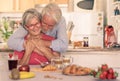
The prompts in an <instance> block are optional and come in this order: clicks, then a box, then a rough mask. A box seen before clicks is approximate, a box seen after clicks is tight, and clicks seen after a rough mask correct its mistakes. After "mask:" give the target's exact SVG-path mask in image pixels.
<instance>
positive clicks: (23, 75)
mask: <svg viewBox="0 0 120 81" xmlns="http://www.w3.org/2000/svg"><path fill="white" fill-rule="evenodd" d="M19 73H20V77H19V79H26V78H33V77H35V74H34V73H33V72H19ZM9 77H10V78H11V79H12V75H10V76H9Z"/></svg>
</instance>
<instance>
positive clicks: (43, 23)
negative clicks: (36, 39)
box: [42, 21, 54, 27]
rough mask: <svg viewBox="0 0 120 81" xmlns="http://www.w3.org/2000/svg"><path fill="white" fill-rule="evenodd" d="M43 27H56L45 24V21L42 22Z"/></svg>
mask: <svg viewBox="0 0 120 81" xmlns="http://www.w3.org/2000/svg"><path fill="white" fill-rule="evenodd" d="M42 25H46V26H48V27H53V26H54V25H49V24H47V23H45V22H44V21H42Z"/></svg>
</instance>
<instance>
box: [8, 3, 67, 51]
mask: <svg viewBox="0 0 120 81" xmlns="http://www.w3.org/2000/svg"><path fill="white" fill-rule="evenodd" d="M41 14H42V23H41V25H42V32H43V33H45V34H46V35H49V36H53V37H54V38H55V40H51V41H40V42H39V47H40V46H41V44H44V45H45V46H46V47H48V48H51V49H53V50H54V51H57V52H59V53H62V52H65V51H66V50H67V48H68V38H67V32H66V22H65V19H64V17H63V16H62V12H61V9H60V8H59V7H58V5H56V4H54V3H50V4H48V5H46V6H45V7H44V8H43V10H42V12H41ZM27 33H28V32H27V31H26V30H25V29H24V28H23V27H19V28H18V30H17V31H16V32H15V33H14V34H13V35H11V36H10V38H9V40H8V46H9V47H10V48H11V49H15V50H18V51H21V50H24V47H23V44H24V36H25V35H26V34H27Z"/></svg>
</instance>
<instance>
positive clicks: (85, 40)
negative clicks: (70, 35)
mask: <svg viewBox="0 0 120 81" xmlns="http://www.w3.org/2000/svg"><path fill="white" fill-rule="evenodd" d="M83 46H84V47H88V46H89V44H88V37H83Z"/></svg>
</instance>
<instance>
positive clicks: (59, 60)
mask: <svg viewBox="0 0 120 81" xmlns="http://www.w3.org/2000/svg"><path fill="white" fill-rule="evenodd" d="M51 64H52V65H54V66H56V67H57V68H58V69H61V68H62V66H63V60H62V58H61V57H56V58H52V59H51Z"/></svg>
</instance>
